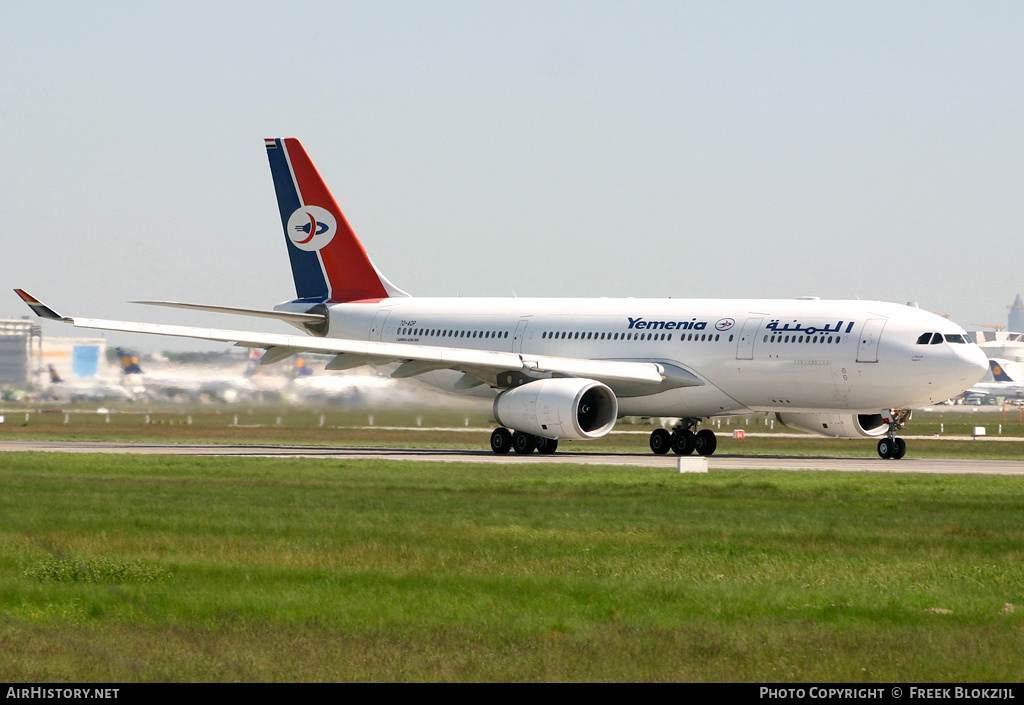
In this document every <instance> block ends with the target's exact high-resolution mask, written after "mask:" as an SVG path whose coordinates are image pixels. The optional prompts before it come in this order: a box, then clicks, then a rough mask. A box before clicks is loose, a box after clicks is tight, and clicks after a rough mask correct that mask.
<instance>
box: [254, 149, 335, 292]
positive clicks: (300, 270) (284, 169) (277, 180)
mask: <svg viewBox="0 0 1024 705" xmlns="http://www.w3.org/2000/svg"><path fill="white" fill-rule="evenodd" d="M267 159H269V160H270V173H271V174H272V175H273V177H274V191H276V192H277V207H278V210H280V212H281V229H282V231H284V232H285V235H284V241H285V245H286V246H287V248H288V258H289V259H290V260H291V264H292V275H293V278H294V279H295V295H296V298H299V299H308V300H312V301H323V300H325V299H326V298H327V297H328V296H329V295H330V290H329V289H328V286H327V281H326V279H324V272H323V269H322V268H321V266H320V258H319V257H318V256H317V253H316V252H306V251H304V250H300V249H299V248H298V247H295V245H293V244H292V241H291V239H289V237H288V233H287V228H288V218H290V217H291V214H292V213H294V212H295V211H296V210H297V209H298V208H299V207H300V206H301V205H302V201H301V200H300V198H299V194H298V193H297V192H296V190H295V182H294V181H293V180H292V174H291V170H290V169H289V168H288V160H287V158H286V157H285V147H284V145H283V144H282V141H281V140H280V139H275V140H274V146H271V145H270V144H269V143H268V145H267Z"/></svg>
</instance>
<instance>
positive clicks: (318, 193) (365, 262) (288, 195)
mask: <svg viewBox="0 0 1024 705" xmlns="http://www.w3.org/2000/svg"><path fill="white" fill-rule="evenodd" d="M265 143H266V147H267V158H268V159H269V160H270V171H271V174H272V175H273V177H274V190H275V191H276V192H277V205H278V209H279V210H280V212H281V225H282V226H283V227H284V235H285V243H286V245H287V247H288V257H289V259H290V260H291V266H292V277H293V278H294V279H295V294H296V296H297V298H298V300H301V301H309V302H311V303H312V302H317V303H321V302H327V303H339V302H357V301H380V300H381V299H385V298H389V297H392V296H408V294H407V293H405V292H404V291H402V290H401V289H399V288H398V287H396V286H395V285H394V284H392V283H391V282H390V281H388V279H387V278H386V277H385V276H384V275H383V274H381V273H380V271H379V270H378V269H377V268H376V267H375V266H374V264H373V262H371V261H370V257H369V256H368V255H367V254H366V250H365V249H363V245H362V243H361V242H360V241H359V238H358V237H356V234H355V231H353V230H352V226H351V225H349V222H348V220H347V219H346V218H345V214H344V213H342V211H341V208H339V207H338V203H337V201H335V200H334V196H333V195H332V194H331V191H330V189H329V188H327V184H325V183H324V180H323V177H321V176H320V172H318V171H317V169H316V167H315V166H314V165H313V162H312V160H310V158H309V155H307V154H306V150H305V149H303V147H302V144H301V143H300V142H299V141H298V140H297V139H294V138H286V139H268V140H266V142H265Z"/></svg>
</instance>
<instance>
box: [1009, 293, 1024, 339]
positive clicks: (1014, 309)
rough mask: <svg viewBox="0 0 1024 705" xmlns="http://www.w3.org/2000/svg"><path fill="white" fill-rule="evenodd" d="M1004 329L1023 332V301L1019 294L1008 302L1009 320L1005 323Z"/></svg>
mask: <svg viewBox="0 0 1024 705" xmlns="http://www.w3.org/2000/svg"><path fill="white" fill-rule="evenodd" d="M1006 330H1012V331H1016V332H1018V333H1024V301H1021V300H1020V294H1017V298H1016V299H1014V300H1013V303H1012V304H1010V320H1009V322H1008V323H1007V324H1006Z"/></svg>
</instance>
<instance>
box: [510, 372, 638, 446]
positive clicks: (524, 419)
mask: <svg viewBox="0 0 1024 705" xmlns="http://www.w3.org/2000/svg"><path fill="white" fill-rule="evenodd" d="M618 415H619V402H618V400H617V399H616V398H615V393H614V392H612V390H611V389H609V388H608V387H607V386H605V385H603V384H601V383H600V382H595V381H594V380H590V379H578V378H575V377H568V378H558V379H542V380H537V381H536V382H529V383H528V384H524V385H523V386H521V387H516V388H515V389H509V390H506V391H504V392H502V393H501V394H499V395H498V397H497V398H496V399H495V400H494V418H495V419H497V421H498V423H500V424H501V425H502V426H506V427H508V428H511V429H514V430H516V431H522V432H523V433H532V434H533V435H535V436H541V437H543V438H551V439H559V438H566V439H570V440H576V441H582V440H589V439H593V438H600V437H601V436H604V435H605V434H607V433H608V432H609V431H611V430H612V428H613V427H614V426H615V420H616V419H617V418H618Z"/></svg>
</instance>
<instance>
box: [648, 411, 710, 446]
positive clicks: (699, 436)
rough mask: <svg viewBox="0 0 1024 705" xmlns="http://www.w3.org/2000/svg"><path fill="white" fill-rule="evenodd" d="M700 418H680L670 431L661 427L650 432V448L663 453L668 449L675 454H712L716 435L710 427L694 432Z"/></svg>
mask: <svg viewBox="0 0 1024 705" xmlns="http://www.w3.org/2000/svg"><path fill="white" fill-rule="evenodd" d="M698 423H700V419H680V421H679V423H678V424H676V426H675V428H673V429H672V432H671V433H669V432H668V431H666V430H665V429H663V428H659V429H655V431H654V432H653V433H651V450H652V451H654V452H655V453H656V454H657V455H665V454H666V453H668V452H669V451H670V450H671V451H672V452H673V453H675V454H676V455H691V454H692V453H697V454H698V455H713V454H714V452H715V449H717V448H718V437H717V436H715V432H714V431H712V430H711V429H710V428H704V429H701V430H700V431H697V432H696V433H695V432H694V430H693V429H695V428H696V427H697V424H698Z"/></svg>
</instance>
